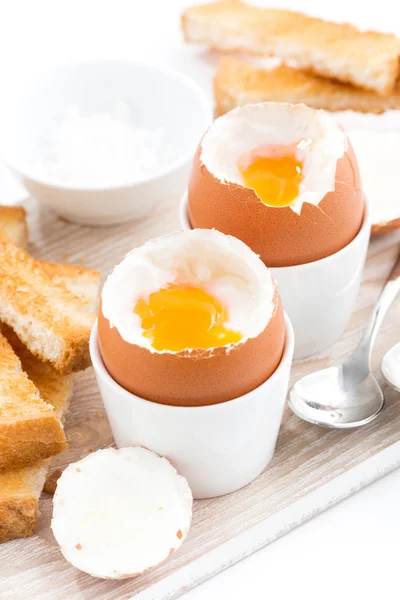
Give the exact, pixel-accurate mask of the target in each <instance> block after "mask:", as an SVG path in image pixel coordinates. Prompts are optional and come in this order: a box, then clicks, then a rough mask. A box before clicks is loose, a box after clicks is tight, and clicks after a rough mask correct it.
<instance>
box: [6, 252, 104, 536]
mask: <svg viewBox="0 0 400 600" xmlns="http://www.w3.org/2000/svg"><path fill="white" fill-rule="evenodd" d="M52 265H53V266H52V268H53V272H54V276H56V275H57V273H56V265H55V264H53V263H52ZM67 266H68V268H69V267H71V268H69V269H68V270H69V273H70V278H69V279H67V278H66V269H65V265H60V276H62V277H64V279H63V281H64V283H65V285H66V287H68V288H69V289H74V288H76V287H78V288H80V289H82V288H81V279H82V278H84V277H85V269H84V268H83V267H76V269H74V268H73V267H74V265H67ZM86 271H87V273H86V276H87V281H89V280H90V281H91V285H90V286H86V288H85V289H86V291H87V292H88V294H87V296H86V300H87V301H88V302H89V304H90V307H91V310H95V307H96V304H97V295H98V290H99V282H100V275H99V273H98V272H96V271H92V270H89V269H87V270H86ZM95 274H97V279H95ZM7 335H8V336H9V338H10V341H11V342H12V344H13V347H14V350H15V351H16V352H19V353H20V355H21V362H22V364H23V367H24V368H25V370H26V371H27V373H28V374H29V377H30V378H31V380H32V381H33V382H34V383H35V385H36V387H37V388H38V390H39V392H40V395H41V397H42V399H43V400H45V401H46V402H48V403H49V404H51V405H52V406H54V408H55V411H56V414H57V415H58V416H59V417H60V418H61V419H62V418H63V417H64V416H65V412H66V410H67V407H68V403H69V400H70V398H71V396H72V387H73V380H74V377H75V376H74V375H73V374H70V375H60V374H59V373H58V372H57V371H56V370H55V369H53V368H52V367H51V365H49V364H48V363H43V362H41V361H40V360H38V359H37V358H35V357H34V356H33V355H32V354H31V353H30V352H29V351H27V350H26V348H24V347H23V346H22V344H21V342H20V341H19V340H18V338H17V337H16V336H15V334H14V333H13V332H12V331H10V330H8V331H7ZM49 465H50V459H45V460H39V461H37V462H36V463H35V464H34V465H32V466H31V467H25V468H22V469H16V470H14V471H9V472H7V473H0V543H1V542H5V541H7V540H10V539H14V538H18V537H26V536H29V535H32V534H33V532H34V529H35V524H36V519H37V515H38V504H39V497H40V494H41V492H42V489H43V486H44V483H45V480H46V475H47V472H48V468H49Z"/></svg>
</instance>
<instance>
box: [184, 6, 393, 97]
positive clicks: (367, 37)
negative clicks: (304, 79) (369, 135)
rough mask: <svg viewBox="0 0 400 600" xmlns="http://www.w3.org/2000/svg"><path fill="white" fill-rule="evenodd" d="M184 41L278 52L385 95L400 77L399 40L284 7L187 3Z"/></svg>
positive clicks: (315, 70) (308, 67) (286, 58)
mask: <svg viewBox="0 0 400 600" xmlns="http://www.w3.org/2000/svg"><path fill="white" fill-rule="evenodd" d="M182 28H183V33H184V36H185V39H186V40H187V41H189V42H197V43H204V44H207V45H208V46H210V47H211V48H215V49H217V50H228V51H236V50H239V51H244V52H250V53H256V54H262V55H270V56H279V57H280V58H282V59H283V60H284V61H286V62H287V61H295V62H296V63H297V65H298V66H299V68H301V69H305V70H310V71H312V72H313V73H315V74H317V75H322V76H323V77H329V78H333V79H337V80H339V81H342V82H344V83H351V84H353V85H354V86H356V87H361V88H365V89H368V90H373V91H375V92H377V93H379V94H382V95H386V94H390V93H391V92H392V91H393V90H394V87H395V85H396V81H397V79H398V76H399V57H400V40H399V39H398V38H397V37H396V36H394V35H390V34H386V33H378V32H375V31H365V32H363V31H360V30H359V29H357V28H356V27H354V26H353V25H349V24H345V23H331V22H328V21H323V20H321V19H316V18H313V17H309V16H306V15H303V14H300V13H296V12H292V11H289V10H278V9H272V8H260V7H256V6H251V5H249V4H245V3H243V2H240V1H238V0H223V1H222V2H215V3H213V4H205V5H200V6H192V7H189V8H187V9H186V10H185V11H184V13H183V15H182Z"/></svg>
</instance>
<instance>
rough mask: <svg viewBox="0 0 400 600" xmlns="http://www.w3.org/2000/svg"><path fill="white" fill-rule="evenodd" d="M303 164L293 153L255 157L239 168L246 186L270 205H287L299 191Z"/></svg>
mask: <svg viewBox="0 0 400 600" xmlns="http://www.w3.org/2000/svg"><path fill="white" fill-rule="evenodd" d="M302 167H303V164H302V162H300V161H299V160H297V158H296V156H295V154H294V153H293V154H288V155H287V156H282V157H279V158H277V157H274V158H269V157H266V156H264V157H257V158H256V159H255V160H254V161H253V162H251V163H250V164H248V165H247V166H246V167H245V168H240V167H239V169H240V172H241V174H242V177H243V182H244V184H245V185H246V187H249V188H253V189H254V190H255V191H256V193H257V196H258V197H259V198H260V199H261V200H262V201H263V202H264V204H269V205H270V206H288V205H289V204H291V203H292V202H293V200H294V199H295V198H296V197H297V195H298V193H299V185H300V182H301V180H302V178H303V177H302Z"/></svg>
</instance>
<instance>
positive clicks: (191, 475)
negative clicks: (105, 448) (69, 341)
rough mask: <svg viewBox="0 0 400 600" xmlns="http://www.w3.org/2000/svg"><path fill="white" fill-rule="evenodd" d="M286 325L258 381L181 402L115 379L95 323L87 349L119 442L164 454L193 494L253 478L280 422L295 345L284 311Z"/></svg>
mask: <svg viewBox="0 0 400 600" xmlns="http://www.w3.org/2000/svg"><path fill="white" fill-rule="evenodd" d="M285 326H286V338H285V348H284V352H283V356H282V359H281V362H280V363H279V365H278V367H277V368H276V370H275V371H274V373H273V374H272V375H271V377H269V379H267V380H266V381H265V382H264V383H263V384H261V385H260V386H259V387H257V388H256V389H254V390H252V391H251V392H249V393H247V394H244V395H243V396H240V397H239V398H235V399H234V400H229V401H227V402H222V403H220V404H213V405H211V406H196V407H182V406H169V405H165V404H157V403H155V402H150V401H149V400H145V399H143V398H140V397H139V396H136V395H135V394H132V393H131V392H128V391H127V390H125V389H124V388H123V387H121V386H120V385H119V384H118V383H116V381H114V379H112V377H111V376H110V375H109V373H108V372H107V370H106V368H105V366H104V364H103V361H102V358H101V354H100V349H99V345H98V337H97V323H96V324H95V325H94V327H93V330H92V335H91V338H90V355H91V358H92V362H93V367H94V371H95V374H96V378H97V382H98V384H99V388H100V393H101V396H102V398H103V402H104V406H105V409H106V412H107V416H108V419H109V421H110V425H111V429H112V432H113V435H114V439H115V441H116V444H117V446H118V447H119V448H122V447H125V446H144V447H145V448H148V449H150V450H153V451H154V452H156V453H157V454H159V455H160V456H164V457H165V458H167V459H168V460H169V461H170V462H171V463H172V464H173V466H174V467H175V468H176V469H177V471H178V473H179V474H180V475H183V476H184V477H186V479H187V480H188V483H189V486H190V487H191V490H192V493H193V497H194V498H211V497H214V496H221V495H223V494H228V493H229V492H233V491H235V490H238V489H239V488H241V487H243V486H245V485H247V484H248V483H250V482H251V481H253V479H255V478H256V477H257V476H258V475H259V474H260V473H261V472H262V471H263V470H264V469H265V467H266V466H267V464H268V463H269V462H270V460H271V458H272V456H273V454H274V451H275V445H276V440H277V437H278V432H279V428H280V425H281V420H282V414H283V408H284V405H285V400H286V395H287V389H288V384H289V375H290V368H291V364H292V358H293V348H294V335H293V329H292V326H291V324H290V321H289V319H288V318H287V317H286V316H285ZM156 376H157V375H156V374H155V377H156ZM204 386H207V381H204Z"/></svg>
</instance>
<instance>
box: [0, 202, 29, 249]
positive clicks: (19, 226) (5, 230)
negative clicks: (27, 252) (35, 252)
mask: <svg viewBox="0 0 400 600" xmlns="http://www.w3.org/2000/svg"><path fill="white" fill-rule="evenodd" d="M1 236H5V237H6V238H7V239H8V240H11V241H12V242H14V244H16V245H17V246H20V247H21V248H26V246H27V245H28V225H27V222H26V213H25V209H24V208H23V207H22V206H1V205H0V237H1Z"/></svg>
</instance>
